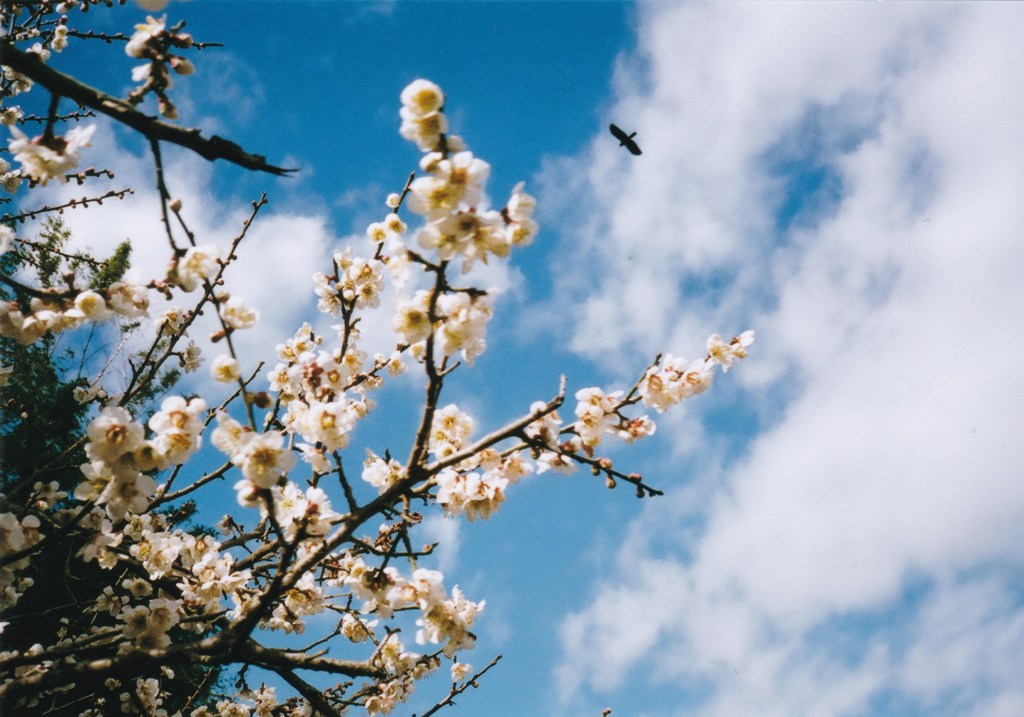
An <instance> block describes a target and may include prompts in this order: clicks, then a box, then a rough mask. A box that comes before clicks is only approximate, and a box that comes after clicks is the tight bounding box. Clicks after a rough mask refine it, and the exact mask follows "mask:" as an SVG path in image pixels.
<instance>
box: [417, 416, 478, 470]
mask: <svg viewBox="0 0 1024 717" xmlns="http://www.w3.org/2000/svg"><path fill="white" fill-rule="evenodd" d="M475 425H476V424H475V422H474V421H473V418H472V416H470V415H469V414H468V413H464V412H463V411H462V410H460V409H459V407H458V406H457V405H455V404H449V405H447V406H444V407H443V408H441V409H438V410H437V411H436V412H435V413H434V418H433V420H432V422H431V425H430V436H429V439H428V442H427V446H428V447H429V448H430V452H431V453H433V454H434V455H435V456H436V457H438V458H447V457H448V456H450V455H452V454H453V453H457V452H458V451H459V450H461V449H462V448H464V447H465V445H466V443H467V441H468V440H469V436H470V435H471V434H472V433H473V428H474V427H475Z"/></svg>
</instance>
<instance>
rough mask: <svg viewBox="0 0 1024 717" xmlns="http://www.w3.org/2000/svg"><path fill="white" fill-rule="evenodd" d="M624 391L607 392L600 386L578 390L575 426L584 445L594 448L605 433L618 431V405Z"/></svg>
mask: <svg viewBox="0 0 1024 717" xmlns="http://www.w3.org/2000/svg"><path fill="white" fill-rule="evenodd" d="M621 398H622V391H616V392H615V393H610V394H605V393H604V391H602V390H601V389H599V388H584V389H581V390H579V391H577V392H576V400H577V401H578V403H577V404H576V422H575V423H574V424H573V428H575V429H576V433H577V434H578V435H579V437H580V439H581V440H582V441H583V445H584V446H586V447H588V448H593V447H594V446H596V445H597V444H598V443H600V442H601V437H602V436H603V435H604V434H605V433H613V432H617V428H618V425H619V420H620V419H619V415H618V411H617V408H618V405H619V401H620V399H621Z"/></svg>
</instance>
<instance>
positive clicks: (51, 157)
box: [7, 125, 96, 185]
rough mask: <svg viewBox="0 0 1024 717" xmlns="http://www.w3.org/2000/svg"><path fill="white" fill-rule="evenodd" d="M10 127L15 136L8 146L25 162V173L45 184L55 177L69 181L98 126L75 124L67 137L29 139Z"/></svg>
mask: <svg viewBox="0 0 1024 717" xmlns="http://www.w3.org/2000/svg"><path fill="white" fill-rule="evenodd" d="M10 129H11V134H13V135H14V139H12V140H11V141H10V143H9V144H8V146H7V148H8V150H9V151H10V152H11V154H13V155H14V159H15V160H17V161H18V162H19V163H20V164H21V173H22V174H24V175H25V176H27V177H31V178H32V179H34V180H35V181H37V182H39V184H41V185H45V184H46V183H47V182H49V181H50V180H51V179H56V180H58V181H60V182H64V183H67V181H68V178H67V172H70V171H71V170H72V169H74V168H75V167H76V166H77V165H78V160H79V155H80V154H81V150H82V148H83V147H88V146H89V140H90V139H91V138H92V135H93V132H95V131H96V125H89V126H88V127H75V128H73V129H71V130H69V131H68V133H67V134H66V135H64V136H63V137H60V136H55V137H50V138H45V137H42V136H40V137H36V138H35V139H29V138H28V137H27V136H26V135H25V133H24V132H22V131H21V130H20V129H18V128H17V127H14V126H11V128H10Z"/></svg>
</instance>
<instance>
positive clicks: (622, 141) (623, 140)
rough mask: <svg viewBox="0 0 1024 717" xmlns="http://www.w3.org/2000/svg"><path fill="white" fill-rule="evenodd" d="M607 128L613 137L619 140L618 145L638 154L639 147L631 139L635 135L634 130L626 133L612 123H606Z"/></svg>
mask: <svg viewBox="0 0 1024 717" xmlns="http://www.w3.org/2000/svg"><path fill="white" fill-rule="evenodd" d="M608 129H610V130H611V131H612V134H613V135H614V136H615V139H617V140H619V146H620V147H625V148H626V149H628V150H629V151H630V152H632V153H633V154H640V148H639V147H638V146H637V144H636V142H634V141H633V138H634V137H636V132H634V133H633V134H626V133H625V132H623V131H622V130H621V129H619V128H618V127H616V126H615V125H614V124H612V125H608Z"/></svg>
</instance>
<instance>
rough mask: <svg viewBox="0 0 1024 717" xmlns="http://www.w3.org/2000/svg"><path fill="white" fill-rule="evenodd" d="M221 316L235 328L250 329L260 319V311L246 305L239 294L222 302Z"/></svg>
mask: <svg viewBox="0 0 1024 717" xmlns="http://www.w3.org/2000/svg"><path fill="white" fill-rule="evenodd" d="M220 317H221V318H222V319H223V320H224V323H225V324H227V325H228V326H230V327H231V328H233V329H248V328H252V327H253V326H254V325H255V324H256V322H257V321H259V318H260V312H258V311H256V310H255V309H251V308H249V307H248V306H246V305H245V302H243V301H242V300H241V299H240V298H238V297H237V296H232V297H231V298H230V299H228V300H227V301H225V302H222V303H221V305H220Z"/></svg>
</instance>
